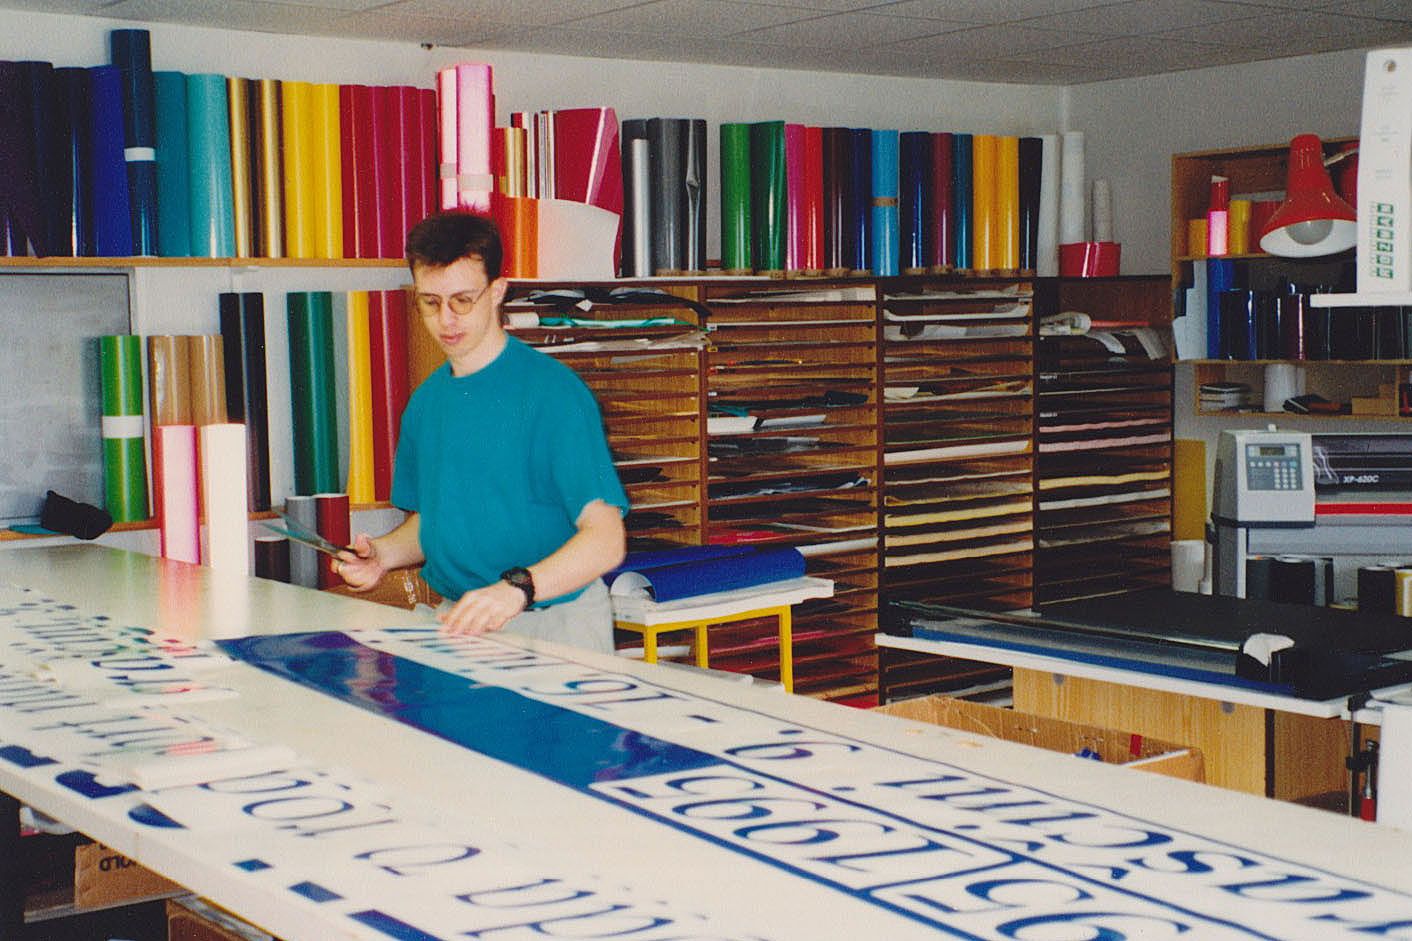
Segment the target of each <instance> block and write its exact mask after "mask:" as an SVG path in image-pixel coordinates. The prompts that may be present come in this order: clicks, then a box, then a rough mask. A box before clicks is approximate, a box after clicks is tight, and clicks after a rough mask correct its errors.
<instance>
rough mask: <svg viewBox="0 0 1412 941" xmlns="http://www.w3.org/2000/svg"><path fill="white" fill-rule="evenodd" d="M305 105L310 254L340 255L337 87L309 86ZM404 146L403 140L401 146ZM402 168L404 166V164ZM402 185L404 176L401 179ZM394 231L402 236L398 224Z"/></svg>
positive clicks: (341, 179)
mask: <svg viewBox="0 0 1412 941" xmlns="http://www.w3.org/2000/svg"><path fill="white" fill-rule="evenodd" d="M305 103H306V105H307V106H308V108H309V114H310V119H311V120H310V127H311V129H312V140H311V141H310V143H311V144H312V169H313V171H314V173H313V181H312V184H311V186H312V189H313V194H314V244H313V248H314V256H315V257H316V258H342V257H344V251H343V157H342V154H341V152H340V135H341V133H342V128H341V122H340V118H339V107H338V86H337V85H332V84H329V83H327V82H325V83H321V84H316V85H311V86H310V88H309V94H308V98H307V100H306V102H305ZM403 149H404V151H405V149H406V147H405V143H404V147H403ZM404 169H405V166H404ZM403 185H404V186H405V178H404V180H403ZM398 231H399V233H400V234H401V235H402V236H405V234H406V229H405V228H404V227H402V226H401V225H399V226H398Z"/></svg>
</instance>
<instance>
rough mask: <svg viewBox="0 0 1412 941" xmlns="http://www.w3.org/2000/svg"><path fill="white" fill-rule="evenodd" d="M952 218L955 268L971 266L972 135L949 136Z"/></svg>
mask: <svg viewBox="0 0 1412 941" xmlns="http://www.w3.org/2000/svg"><path fill="white" fill-rule="evenodd" d="M951 182H952V184H953V186H952V190H951V219H952V222H953V225H952V237H953V239H954V240H955V241H954V245H955V246H956V248H955V252H954V257H955V259H956V267H957V268H962V269H964V268H970V267H971V224H972V220H971V135H970V134H953V135H952V136H951Z"/></svg>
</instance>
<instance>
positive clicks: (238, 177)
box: [226, 76, 255, 258]
mask: <svg viewBox="0 0 1412 941" xmlns="http://www.w3.org/2000/svg"><path fill="white" fill-rule="evenodd" d="M226 102H227V104H228V106H229V108H228V110H229V112H230V187H231V194H232V195H233V196H234V197H235V200H234V210H235V211H234V216H235V255H236V257H237V258H253V257H254V256H255V190H254V181H253V180H252V179H251V176H250V171H251V168H252V166H253V163H252V161H251V151H250V144H251V141H250V80H249V79H248V78H235V77H234V76H231V77H228V78H226Z"/></svg>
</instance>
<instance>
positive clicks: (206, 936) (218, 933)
mask: <svg viewBox="0 0 1412 941" xmlns="http://www.w3.org/2000/svg"><path fill="white" fill-rule="evenodd" d="M167 941H278V939H276V938H275V937H274V936H273V935H270V934H267V933H266V932H264V931H261V930H260V929H259V928H256V927H255V926H254V925H252V924H250V923H249V922H245V921H241V920H240V919H239V918H236V917H235V916H234V915H231V914H230V913H229V912H225V911H223V910H221V909H219V908H217V907H216V906H214V905H212V904H211V903H210V902H207V901H206V900H205V899H200V898H197V897H195V896H186V897H184V898H179V899H171V900H170V901H168V902H167Z"/></svg>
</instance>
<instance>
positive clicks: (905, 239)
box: [897, 131, 936, 270]
mask: <svg viewBox="0 0 1412 941" xmlns="http://www.w3.org/2000/svg"><path fill="white" fill-rule="evenodd" d="M897 161H898V187H897V189H898V193H897V196H898V201H897V215H898V220H899V222H898V225H899V235H898V249H899V252H900V254H901V262H900V263H901V266H902V268H903V269H904V270H905V269H908V268H926V267H929V266H930V265H931V259H932V240H933V239H934V238H935V232H936V219H935V218H934V213H932V212H929V210H930V209H931V208H932V206H933V201H932V198H931V190H932V135H931V134H930V133H928V132H926V131H907V132H905V133H904V134H903V135H902V142H901V151H900V153H899V154H898V158H897Z"/></svg>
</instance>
